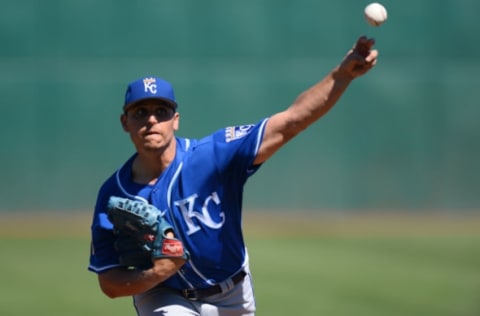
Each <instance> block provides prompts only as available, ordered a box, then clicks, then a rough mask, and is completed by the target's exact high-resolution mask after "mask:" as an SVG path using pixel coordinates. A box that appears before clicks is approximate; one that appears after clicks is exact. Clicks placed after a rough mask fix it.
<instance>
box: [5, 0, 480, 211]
mask: <svg viewBox="0 0 480 316" xmlns="http://www.w3.org/2000/svg"><path fill="white" fill-rule="evenodd" d="M383 3H384V4H385V6H386V7H387V9H388V11H389V19H388V21H387V22H386V23H385V24H384V25H383V26H381V27H380V28H373V27H370V26H368V25H367V24H366V23H365V21H364V18H363V8H364V7H365V5H366V4H367V2H363V1H353V0H338V1H308V0H296V1H293V0H292V1H291V0H286V1H282V2H281V3H280V2H278V1H276V0H275V1H274V0H267V1H261V2H259V1H253V0H245V1H240V2H236V1H212V0H210V1H208V0H207V1H189V0H179V1H160V0H142V1H122V2H118V1H112V0H105V1H101V2H98V1H91V0H85V1H72V0H45V1H31V0H20V1H3V3H2V10H0V39H1V43H2V45H1V47H0V67H1V69H2V71H1V72H0V93H1V96H2V111H3V113H2V115H1V116H0V120H1V122H0V137H1V144H2V154H1V155H0V166H1V168H2V170H1V174H2V179H3V181H1V183H0V201H1V203H0V210H1V211H9V210H25V209H32V210H39V209H45V210H52V209H56V210H67V209H68V210H69V209H90V208H91V207H92V205H93V203H94V199H95V196H96V193H97V189H98V187H99V186H100V184H101V183H102V182H103V180H104V179H105V178H106V177H108V176H109V175H110V174H111V173H113V172H114V170H115V169H116V168H117V167H118V166H119V165H120V164H122V163H123V162H124V160H125V159H126V158H127V157H128V156H129V155H130V154H131V153H132V150H133V147H132V146H131V145H130V142H129V139H128V137H127V135H126V134H124V132H123V131H122V130H121V127H120V124H119V118H118V117H119V114H120V112H121V105H122V102H123V96H124V90H125V88H126V85H127V83H128V82H130V81H131V80H134V79H136V78H138V77H142V76H144V75H150V74H152V75H157V76H160V77H164V78H166V79H168V80H170V81H171V82H172V83H173V84H174V86H175V88H176V95H177V99H178V102H179V104H180V113H181V114H182V120H181V128H180V131H179V135H180V136H186V137H194V138H199V137H203V136H205V135H207V134H208V133H210V132H213V131H214V130H216V129H219V128H221V127H224V126H228V125H233V124H244V123H254V122H257V121H258V120H260V119H261V118H263V117H265V116H268V115H270V114H272V113H274V112H277V111H280V110H283V109H284V108H285V107H287V106H288V105H289V104H291V102H292V101H293V100H294V99H295V97H296V96H297V95H298V94H299V93H300V92H302V91H303V90H304V89H306V88H307V87H309V86H310V85H312V84H313V83H315V82H316V81H317V80H319V79H321V78H322V77H323V76H324V75H325V74H326V73H327V72H328V71H329V70H330V69H331V68H332V67H333V66H335V65H336V64H337V63H338V62H339V61H340V60H341V58H342V57H343V56H344V54H345V53H346V51H347V50H348V49H349V48H350V47H351V45H352V44H353V43H354V41H355V40H356V39H357V37H358V36H359V35H362V34H367V35H369V36H372V37H374V38H375V39H376V40H377V48H378V49H379V50H380V58H379V63H378V67H377V68H376V69H375V70H374V71H372V72H371V73H369V74H368V75H367V76H365V77H363V78H361V79H360V80H358V81H356V82H354V84H353V85H352V86H351V88H350V90H349V91H348V92H347V93H346V94H345V95H344V97H343V99H342V100H341V102H340V103H339V104H338V106H337V107H336V108H334V109H333V110H332V111H331V113H329V114H328V115H327V116H326V117H325V118H323V119H322V120H321V121H320V122H319V123H318V124H316V125H314V126H312V127H311V128H310V129H308V130H307V131H306V132H305V133H304V134H302V135H300V136H299V137H298V138H297V139H295V140H294V141H293V142H292V143H290V144H289V145H287V147H285V148H284V149H282V150H281V151H280V152H279V153H278V154H277V155H276V156H275V157H274V158H273V159H271V161H269V162H268V163H267V164H266V165H265V166H264V167H262V169H261V171H260V172H259V173H258V174H257V175H256V176H255V177H254V178H253V179H254V180H252V181H250V183H249V184H248V185H247V194H246V200H245V203H246V206H247V207H260V208H266V209H268V208H280V207H281V208H292V207H295V208H296V207H301V208H309V209H328V210H331V209H334V210H354V211H358V210H361V209H382V210H387V209H394V210H398V209H400V210H440V211H445V212H452V211H454V212H457V211H471V210H476V209H478V207H479V205H480V194H479V191H480V190H479V188H480V181H479V178H480V177H479V175H480V164H479V163H478V161H480V146H479V136H480V124H479V123H478V122H479V115H480V110H479V107H478V96H479V89H478V87H480V78H479V76H478V73H479V72H480V69H479V68H480V58H479V57H480V47H479V45H478V41H477V38H478V30H480V20H478V19H477V16H476V15H477V12H479V10H480V2H478V1H473V0H458V1H438V0H422V1H414V2H412V1H411V2H405V1H391V0H386V1H384V2H383Z"/></svg>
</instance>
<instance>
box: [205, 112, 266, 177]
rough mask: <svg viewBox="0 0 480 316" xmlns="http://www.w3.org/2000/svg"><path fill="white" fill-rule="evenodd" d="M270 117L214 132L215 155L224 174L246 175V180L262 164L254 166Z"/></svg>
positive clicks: (218, 166)
mask: <svg viewBox="0 0 480 316" xmlns="http://www.w3.org/2000/svg"><path fill="white" fill-rule="evenodd" d="M267 120H268V119H264V120H262V121H260V122H258V123H257V124H250V125H238V126H230V127H226V128H224V129H222V130H219V131H217V132H215V133H214V134H213V138H214V157H215V161H216V163H217V168H219V170H220V172H221V173H223V174H229V175H234V174H236V175H238V176H240V175H244V177H245V180H246V178H248V177H249V176H250V175H252V174H254V173H255V172H256V171H257V170H258V168H259V167H260V165H258V166H254V165H253V162H254V160H255V158H256V157H257V154H258V150H259V148H260V145H261V142H262V139H263V134H264V130H265V125H266V122H267Z"/></svg>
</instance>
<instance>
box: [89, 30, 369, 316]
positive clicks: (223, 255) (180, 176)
mask: <svg viewBox="0 0 480 316" xmlns="http://www.w3.org/2000/svg"><path fill="white" fill-rule="evenodd" d="M373 45H374V40H373V39H371V38H367V37H364V36H362V37H360V38H359V39H358V40H357V42H356V43H355V45H354V46H353V48H352V49H351V50H350V51H349V52H348V53H347V55H346V56H345V57H344V59H343V60H342V61H341V63H340V64H339V65H338V66H336V67H335V68H333V69H332V70H331V71H330V72H329V73H328V74H327V75H326V76H325V77H324V78H323V79H322V80H321V81H319V82H318V83H316V84H315V85H313V86H312V87H310V88H309V89H307V90H305V91H304V92H303V93H301V94H300V95H299V96H298V97H297V99H296V100H295V101H294V103H293V104H292V105H291V106H290V107H288V108H287V109H285V110H284V111H281V112H279V113H276V114H274V115H272V116H270V117H268V118H265V119H261V120H259V121H258V122H256V123H254V124H248V125H243V126H230V127H226V128H223V129H220V130H218V131H215V132H213V133H212V134H211V135H208V136H206V137H204V138H201V139H191V138H180V137H178V136H176V135H175V132H176V131H177V130H178V128H179V119H180V115H179V113H178V111H177V103H176V101H175V96H174V91H173V88H172V86H171V85H170V83H168V82H167V81H165V80H163V79H160V78H156V77H146V78H141V79H139V80H136V81H133V82H132V83H130V84H129V85H128V88H127V91H126V95H125V103H124V106H123V114H122V115H121V117H120V120H121V124H122V127H123V129H124V130H125V132H127V133H128V134H129V136H130V138H131V141H132V143H133V144H134V146H135V149H136V152H135V153H134V154H133V155H132V156H131V157H130V158H129V159H128V160H127V161H126V162H125V163H124V164H123V165H122V166H121V167H120V168H119V169H118V170H117V171H116V172H115V173H114V174H113V175H112V176H111V177H109V178H108V179H107V180H106V181H105V183H104V184H103V185H102V187H101V188H100V190H99V193H98V198H97V202H96V206H95V212H94V216H93V223H92V227H91V229H92V246H91V255H90V264H89V267H88V268H89V270H90V271H93V272H95V273H97V275H98V281H99V284H100V288H101V289H102V291H103V292H104V293H105V294H106V295H107V296H108V297H111V298H115V297H123V296H133V299H134V306H135V309H136V312H137V314H138V315H140V316H154V315H157V316H158V315H175V316H181V315H197V316H198V315H202V316H206V315H212V316H213V315H215V316H218V315H221V316H240V315H255V298H254V293H253V286H252V277H251V274H250V270H249V258H248V253H247V250H246V247H245V243H244V239H243V235H242V225H241V223H242V198H243V187H244V185H245V183H246V181H247V180H248V179H249V178H250V176H252V175H253V174H254V173H255V172H256V171H257V170H258V169H259V168H260V166H261V165H262V164H263V163H264V162H265V161H267V160H268V159H269V158H270V157H271V156H272V155H273V154H274V153H275V152H276V151H277V150H278V149H279V148H280V147H282V146H283V145H285V144H286V143H287V142H288V141H289V140H291V139H292V138H293V137H295V136H296V135H297V134H299V133H300V132H301V131H303V130H304V129H306V128H307V127H308V126H309V125H311V124H312V123H314V122H315V121H317V120H318V119H319V118H320V117H322V116H323V115H324V114H325V113H326V112H327V111H328V110H330V109H331V108H332V107H333V106H334V104H335V103H336V102H337V101H338V99H339V98H340V96H341V95H342V94H343V93H344V91H345V90H346V89H347V87H348V86H349V84H350V83H351V82H352V81H353V79H355V78H357V77H359V76H361V75H363V74H365V73H367V72H368V71H369V70H370V69H371V68H372V67H373V66H374V65H375V64H376V61H377V55H378V52H377V50H375V49H373ZM112 196H115V197H119V198H123V199H126V200H131V201H138V202H142V203H147V204H148V205H153V206H155V207H156V208H157V209H158V210H159V211H160V213H161V216H162V217H163V219H164V220H165V221H166V222H167V223H168V224H169V225H170V226H171V227H172V228H173V229H172V230H171V231H169V232H168V234H169V235H168V236H169V237H172V238H175V239H176V240H178V241H179V242H181V243H182V245H183V247H184V249H185V251H186V252H188V256H186V255H183V256H179V257H175V256H173V257H170V258H158V257H152V258H150V259H149V261H148V262H143V263H142V264H140V263H139V264H138V265H134V266H131V265H126V264H124V263H122V260H120V258H122V256H123V255H124V254H122V251H121V250H119V249H121V247H122V245H124V243H123V241H118V240H117V239H118V236H117V235H116V234H115V231H114V228H113V225H112V222H111V221H110V220H109V217H108V214H107V208H108V207H107V205H108V203H109V199H110V198H111V197H112ZM180 247H181V245H180Z"/></svg>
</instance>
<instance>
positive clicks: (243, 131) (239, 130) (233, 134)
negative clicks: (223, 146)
mask: <svg viewBox="0 0 480 316" xmlns="http://www.w3.org/2000/svg"><path fill="white" fill-rule="evenodd" d="M254 126H255V125H253V124H249V125H240V126H230V127H227V128H225V142H227V143H229V142H231V141H234V140H236V139H240V138H242V137H245V136H246V135H247V134H248V133H249V132H250V130H251V129H252V128H253V127H254Z"/></svg>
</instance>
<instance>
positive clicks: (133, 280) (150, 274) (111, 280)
mask: <svg viewBox="0 0 480 316" xmlns="http://www.w3.org/2000/svg"><path fill="white" fill-rule="evenodd" d="M182 264H183V260H177V259H162V260H157V262H156V263H155V265H154V266H153V267H152V268H150V269H146V270H134V269H124V268H117V269H112V270H109V271H107V272H105V273H103V274H100V275H99V276H98V280H99V283H100V287H101V289H102V291H103V292H104V293H105V295H107V296H108V297H110V298H115V297H121V296H132V295H137V294H140V293H143V292H146V291H148V290H150V289H151V288H153V287H155V286H157V285H158V284H160V283H162V282H163V281H165V280H167V279H168V278H169V277H171V276H172V275H173V274H175V273H176V272H177V271H178V269H179V268H180V267H181V265H182Z"/></svg>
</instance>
